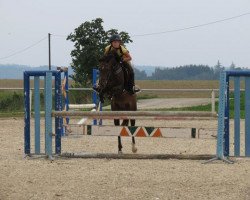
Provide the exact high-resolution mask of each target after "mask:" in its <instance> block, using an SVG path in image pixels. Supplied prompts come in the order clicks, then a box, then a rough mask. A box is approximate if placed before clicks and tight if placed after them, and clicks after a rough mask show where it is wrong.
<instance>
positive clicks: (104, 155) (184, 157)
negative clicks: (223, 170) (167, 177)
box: [59, 153, 215, 160]
mask: <svg viewBox="0 0 250 200" xmlns="http://www.w3.org/2000/svg"><path fill="white" fill-rule="evenodd" d="M214 156H215V155H209V154H204V155H188V154H115V153H63V154H61V155H59V157H66V158H85V159H86V158H98V159H179V160H209V159H212V158H213V157H214Z"/></svg>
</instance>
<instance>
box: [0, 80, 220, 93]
mask: <svg viewBox="0 0 250 200" xmlns="http://www.w3.org/2000/svg"><path fill="white" fill-rule="evenodd" d="M70 84H72V82H71V81H70ZM43 85H44V83H43V80H41V83H40V86H41V87H43ZM136 85H138V86H139V87H140V88H142V89H211V90H212V89H217V88H218V87H219V86H218V85H219V83H218V81H206V80H198V81H197V80H195V81H189V80H187V81H166V80H160V81H158V80H138V81H136ZM30 86H31V87H33V80H31V81H30ZM22 87H23V80H10V79H8V80H5V79H2V80H0V88H22ZM138 97H139V98H157V97H158V98H159V97H162V98H179V97H180V98H189V97H193V98H198V97H199V98H209V97H211V92H210V91H206V92H178V91H171V92H143V93H140V94H139V95H138Z"/></svg>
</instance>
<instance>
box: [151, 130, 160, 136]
mask: <svg viewBox="0 0 250 200" xmlns="http://www.w3.org/2000/svg"><path fill="white" fill-rule="evenodd" d="M152 137H162V134H161V130H160V129H159V128H157V129H156V131H155V133H154V135H152Z"/></svg>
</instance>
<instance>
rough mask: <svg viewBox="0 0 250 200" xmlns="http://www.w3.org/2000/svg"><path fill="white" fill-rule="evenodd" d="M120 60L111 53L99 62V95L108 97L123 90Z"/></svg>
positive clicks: (116, 55)
mask: <svg viewBox="0 0 250 200" xmlns="http://www.w3.org/2000/svg"><path fill="white" fill-rule="evenodd" d="M120 60H121V58H120V57H119V55H118V54H117V53H116V52H113V51H111V52H110V53H108V54H107V55H104V56H103V57H102V58H100V60H99V90H100V95H104V94H107V95H109V96H113V95H116V94H118V93H121V92H122V91H123V89H124V75H123V70H122V64H121V63H120Z"/></svg>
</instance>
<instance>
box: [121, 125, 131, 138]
mask: <svg viewBox="0 0 250 200" xmlns="http://www.w3.org/2000/svg"><path fill="white" fill-rule="evenodd" d="M120 136H129V133H128V131H127V129H126V128H125V127H122V130H121V132H120Z"/></svg>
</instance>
